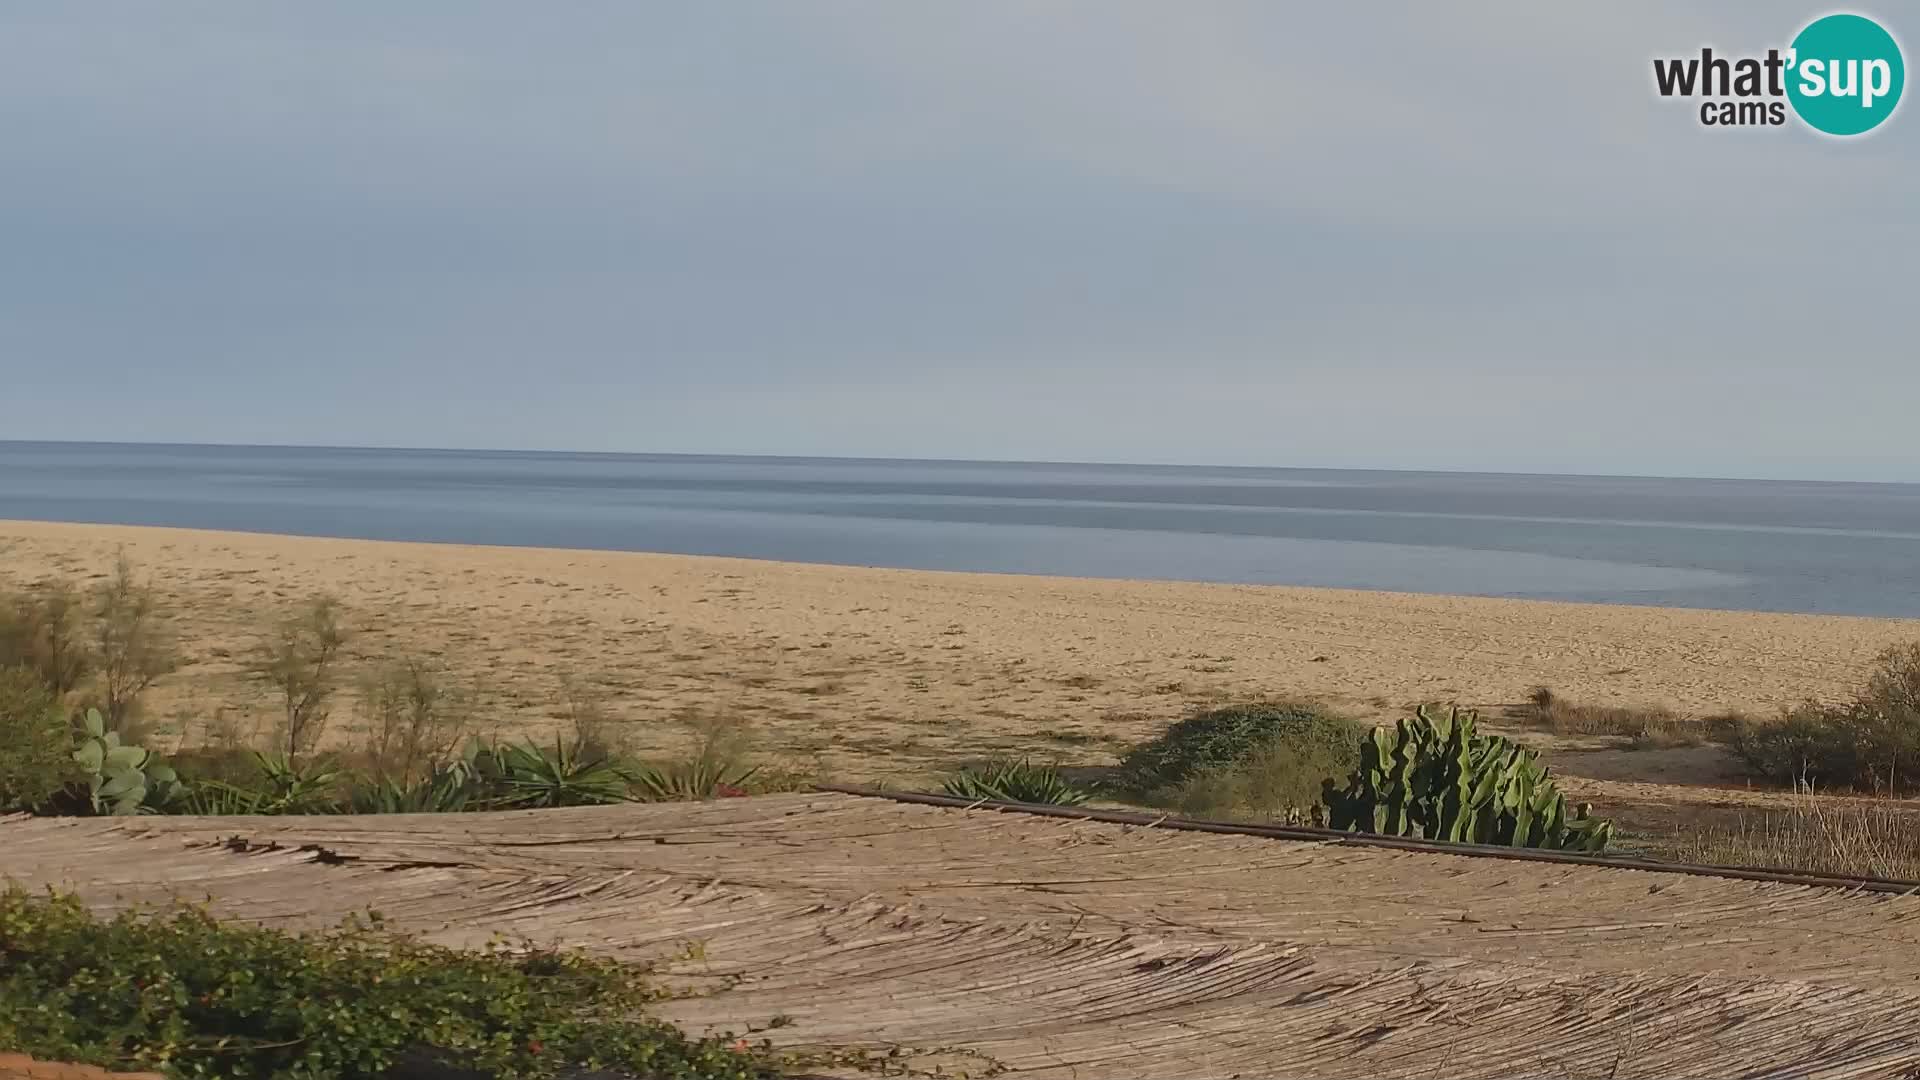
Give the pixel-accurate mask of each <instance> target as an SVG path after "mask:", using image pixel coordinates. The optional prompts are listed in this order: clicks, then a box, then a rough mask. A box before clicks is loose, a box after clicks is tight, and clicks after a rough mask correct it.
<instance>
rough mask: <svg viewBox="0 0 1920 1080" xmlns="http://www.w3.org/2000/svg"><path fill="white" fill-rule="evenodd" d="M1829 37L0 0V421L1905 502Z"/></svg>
mask: <svg viewBox="0 0 1920 1080" xmlns="http://www.w3.org/2000/svg"><path fill="white" fill-rule="evenodd" d="M1826 10H1827V9H1826V8H1825V7H1821V6H1818V5H1811V4H1805V3H1798V4H1795V3H1784V4H1783V3H1732V2H1729V3H1724V4H1685V5H1683V4H1673V3H1660V4H1653V3H1649V4H1644V5H1637V6H1636V5H1628V4H1617V3H1606V4H1600V3H1587V4H1578V5H1575V4H1557V3H1556V4H1544V3H1538V2H1531V0H1529V2H1516V3H1511V4H1473V5H1469V4H1464V3H1449V4H1432V3H1420V4H1414V3H1407V4H1391V3H1382V2H1375V3H1354V4H1330V3H1315V4H1306V3H1297V4H1295V3H1273V2H1260V3H1253V2H1249V3H1224V2H1212V0H1193V2H1187V0H1159V2H1156V3H1124V2H1116V0H1097V2H1096V0H1088V2H1085V3H1064V2H1051V0H1020V2H1012V0H1008V2H984V0H942V2H938V3H933V2H928V3H901V2H899V0H872V2H869V3H829V2H825V0H779V2H774V0H764V2H744V0H712V2H700V3H667V2H657V3H633V2H628V0H622V2H609V3H578V2H576V3H567V4H534V3H526V2H524V0H521V2H515V3H478V2H475V0H457V2H456V0H448V2H444V3H434V2H426V0H411V2H409V3H405V4H394V3H388V2H384V0H382V2H374V0H364V2H327V3H311V2H307V3H291V2H289V3H268V2H261V0H231V2H226V3H191V2H181V0H173V2H170V3H166V4H141V5H136V4H105V3H81V2H69V3H57V4H37V5H28V4H14V5H8V6H7V7H5V8H4V9H0V404H4V409H0V417H4V421H0V438H28V439H32V438H97V439H107V440H164V441H198V442H271V443H324V444H369V445H403V446H484V447H525V448H569V449H589V450H640V451H712V452H743V453H792V454H849V455H887V456H915V457H989V458H1043V459H1068V460H1099V461H1165V462H1217V463H1232V464H1270V465H1317V466H1367V467H1413V468H1421V467H1424V468H1467V469H1498V470H1513V471H1549V472H1551V471H1582V472H1629V473H1658V474H1681V475H1736V476H1778V477H1831V478H1848V479H1853V478H1857V479H1908V480H1920V434H1916V429H1917V428H1920V425H1917V424H1916V422H1915V421H1916V416H1917V415H1920V344H1917V341H1920V296H1916V293H1915V290H1916V283H1917V282H1920V270H1916V268H1915V257H1916V252H1917V251H1920V112H1916V111H1915V110H1916V105H1915V104H1914V103H1913V102H1911V101H1909V102H1905V103H1903V105H1902V107H1901V112H1900V113H1899V114H1898V115H1896V116H1895V117H1894V118H1893V119H1892V120H1891V121H1890V122H1889V123H1888V124H1887V125H1886V126H1884V127H1883V128H1882V129H1881V130H1880V131H1879V132H1877V133H1875V134H1873V135H1871V136H1869V137H1867V138H1865V139H1859V140H1852V141H1844V142H1843V141H1837V140H1828V139H1822V138H1820V137H1818V136H1815V135H1812V134H1810V133H1808V132H1806V131H1804V130H1802V129H1800V128H1799V127H1797V126H1794V125H1789V126H1788V127H1786V128H1749V129H1730V130H1717V129H1709V128H1703V127H1701V126H1700V124H1699V123H1698V120H1697V117H1696V115H1695V112H1694V108H1693V107H1692V106H1690V105H1687V104H1685V103H1681V102H1675V101H1662V100H1659V99H1657V98H1656V97H1655V96H1654V94H1653V92H1652V77H1651V67H1650V60H1651V59H1652V57H1654V56H1655V55H1674V56H1678V55H1685V54H1688V53H1696V54H1697V52H1698V50H1699V48H1700V47H1701V46H1702V45H1703V44H1712V45H1714V46H1715V47H1716V49H1721V50H1726V51H1734V52H1764V50H1765V49H1766V48H1767V47H1768V46H1784V45H1785V44H1786V42H1787V41H1788V40H1789V39H1790V38H1791V36H1792V35H1793V33H1794V31H1795V30H1797V29H1798V28H1799V27H1800V26H1801V25H1802V24H1804V23H1805V22H1806V21H1807V20H1808V19H1809V18H1811V17H1812V16H1814V15H1817V14H1820V13H1823V12H1824V11H1826ZM1853 10H1860V11H1863V12H1866V13H1869V14H1878V15H1881V16H1883V21H1885V22H1886V23H1887V24H1888V25H1889V26H1890V28H1891V29H1892V30H1893V31H1894V33H1895V34H1897V35H1903V42H1904V43H1905V44H1906V50H1907V60H1908V64H1909V67H1912V66H1913V65H1914V64H1915V62H1916V55H1915V51H1916V50H1915V43H1916V42H1920V5H1912V4H1882V5H1881V6H1880V7H1879V8H1874V7H1863V8H1857V9H1853ZM1908 96H1909V97H1911V96H1913V92H1912V91H1910V92H1909V94H1908Z"/></svg>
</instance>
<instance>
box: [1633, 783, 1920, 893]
mask: <svg viewBox="0 0 1920 1080" xmlns="http://www.w3.org/2000/svg"><path fill="white" fill-rule="evenodd" d="M1670 843H1671V846H1668V845H1667V844H1662V845H1659V847H1660V849H1661V850H1660V853H1661V854H1663V855H1668V856H1671V857H1673V858H1677V859H1681V860H1683V861H1687V862H1698V863H1707V864H1710V865H1715V866H1751V867H1764V868H1766V869H1772V870H1810V871H1814V872H1816V873H1829V874H1863V875H1870V876H1873V877H1885V878H1898V879H1900V880H1904V881H1920V807H1916V806H1914V805H1912V804H1902V803H1897V802H1892V801H1884V800H1880V801H1869V800H1860V799H1834V798H1833V797H1831V796H1818V795H1803V796H1800V797H1798V798H1796V799H1794V801H1793V805H1792V807H1791V809H1788V810H1785V811H1781V812H1776V813H1764V814H1747V815H1743V816H1742V817H1740V818H1739V819H1737V820H1736V821H1735V822H1734V823H1732V824H1726V825H1711V826H1703V827H1701V828H1699V829H1698V830H1696V831H1694V832H1692V833H1683V834H1681V835H1679V836H1677V837H1674V838H1673V839H1672V840H1671V842H1670Z"/></svg>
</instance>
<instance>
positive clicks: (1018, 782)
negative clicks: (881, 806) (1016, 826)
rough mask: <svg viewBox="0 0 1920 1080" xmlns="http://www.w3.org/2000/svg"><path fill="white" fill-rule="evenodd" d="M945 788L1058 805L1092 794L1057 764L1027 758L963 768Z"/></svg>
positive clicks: (952, 792)
mask: <svg viewBox="0 0 1920 1080" xmlns="http://www.w3.org/2000/svg"><path fill="white" fill-rule="evenodd" d="M942 790H943V791H945V792H946V793H947V794H948V795H955V796H958V797H960V798H962V799H991V800H993V801H995V802H1022V803H1050V804H1052V805H1055V806H1078V805H1080V804H1081V803H1083V802H1086V801H1087V800H1088V799H1089V798H1091V797H1092V795H1091V793H1090V792H1087V791H1083V790H1081V789H1080V788H1077V787H1074V786H1073V785H1072V784H1070V783H1068V782H1067V779H1066V778H1065V777H1063V776H1061V775H1060V770H1059V769H1058V768H1056V767H1054V766H1052V765H1035V764H1034V763H1033V762H1032V761H1031V760H1029V759H1027V758H1021V759H1019V760H1017V761H994V762H989V763H987V764H986V765H983V766H978V767H969V768H965V769H962V770H960V771H959V772H957V773H954V774H953V775H952V776H950V777H948V778H947V782H946V784H945V785H944V786H943V787H942Z"/></svg>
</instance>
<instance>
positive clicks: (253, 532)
mask: <svg viewBox="0 0 1920 1080" xmlns="http://www.w3.org/2000/svg"><path fill="white" fill-rule="evenodd" d="M102 445H120V444H102ZM540 452H541V453H545V452H547V451H540ZM16 526H18V527H21V528H32V527H39V526H52V527H73V528H83V529H124V530H129V531H133V532H139V533H180V534H187V535H203V536H253V537H262V538H272V539H283V540H315V541H333V542H343V543H355V544H390V545H399V546H403V547H432V548H443V549H448V550H467V551H493V552H530V553H543V554H547V555H556V556H557V555H567V554H576V555H578V554H586V555H633V556H645V557H649V558H662V559H695V560H710V561H713V562H718V563H729V562H731V563H749V564H754V565H761V566H771V567H809V568H817V569H831V570H856V571H872V572H876V573H902V574H935V575H946V576H954V577H985V578H1010V579H1015V580H1021V579H1026V580H1039V581H1053V582H1069V581H1086V582H1102V583H1109V584H1115V585H1142V586H1145V585H1180V586H1194V587H1197V588H1229V589H1265V590H1277V591H1285V592H1301V593H1326V594H1334V595H1339V594H1359V595H1367V596H1381V597H1402V598H1409V599H1443V600H1487V601H1494V602H1498V603H1516V604H1546V605H1553V606H1559V607H1592V608H1603V609H1611V608H1629V609H1635V610H1644V611H1675V612H1693V613H1706V614H1726V615H1756V616H1790V617H1797V618H1817V619H1863V620H1869V621H1873V622H1881V623H1902V622H1904V623H1912V624H1913V625H1914V627H1915V632H1916V633H1915V636H1916V637H1920V615H1914V616H1892V615H1862V614H1854V613H1847V612H1816V611H1786V610H1775V609H1771V608H1739V607H1690V606H1685V605H1678V604H1639V603H1633V602H1631V601H1627V600H1561V599H1551V598H1545V597H1529V596H1497V595H1492V594H1487V593H1453V592H1417V591H1409V590H1404V589H1381V588H1368V587H1365V586H1331V585H1290V584H1285V583H1275V582H1248V581H1211V580H1202V579H1196V578H1166V577H1102V576H1093V575H1074V574H1049V573H1040V572H1036V571H1023V570H954V569H944V568H926V567H910V566H890V565H884V564H878V563H834V562H803V561H798V560H793V559H774V558H763V557H758V556H751V555H709V554H696V553H688V552H676V551H657V550H649V549H639V548H601V547H568V546H564V545H562V546H553V545H539V544H480V543H474V542H471V541H465V540H389V539H381V538H377V537H364V536H343V535H334V534H330V533H290V532H273V531H270V530H264V529H206V528H200V527H197V526H190V525H128V524H123V523H120V522H110V521H69V520H60V521H54V520H50V519H43V518H4V517H0V541H4V540H5V539H6V538H7V536H8V535H9V532H10V531H11V530H13V529H14V527H16ZM0 583H4V577H0Z"/></svg>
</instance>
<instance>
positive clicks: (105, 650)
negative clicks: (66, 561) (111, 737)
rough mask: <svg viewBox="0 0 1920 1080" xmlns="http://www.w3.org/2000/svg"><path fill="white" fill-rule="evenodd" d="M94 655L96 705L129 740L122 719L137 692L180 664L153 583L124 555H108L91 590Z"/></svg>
mask: <svg viewBox="0 0 1920 1080" xmlns="http://www.w3.org/2000/svg"><path fill="white" fill-rule="evenodd" d="M93 629H94V634H93V646H94V661H95V663H96V665H97V666H98V667H99V670H100V698H101V704H100V711H101V712H103V713H105V714H106V720H107V726H108V728H109V729H111V730H113V731H117V732H119V733H120V734H121V736H122V737H123V738H128V739H129V740H130V741H135V742H138V741H143V740H141V739H138V738H135V737H134V736H136V735H137V734H141V733H137V732H133V731H131V730H129V728H128V726H127V725H128V723H129V721H130V720H131V719H132V717H133V709H134V706H135V704H136V702H138V700H139V698H140V695H141V694H143V693H145V692H146V690H147V688H148V687H149V686H152V685H153V683H154V680H156V679H158V678H159V677H160V676H162V675H165V674H167V673H168V672H171V671H173V670H174V669H176V668H178V667H179V666H180V660H179V657H178V655H177V654H176V653H175V652H174V649H173V640H172V637H171V635H170V633H169V632H168V630H167V628H166V627H165V626H164V625H163V624H162V622H161V619H160V613H159V605H158V603H157V601H156V600H155V599H154V595H153V589H152V588H151V587H150V586H147V585H144V584H142V583H140V582H138V581H136V580H134V577H133V565H132V564H131V563H129V562H128V561H127V559H126V556H124V555H123V556H121V557H120V558H119V559H117V560H115V561H114V564H113V576H112V577H111V578H109V579H108V580H107V582H106V583H105V584H103V585H101V586H100V588H99V589H98V590H97V591H96V592H95V594H94V604H93Z"/></svg>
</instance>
